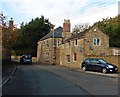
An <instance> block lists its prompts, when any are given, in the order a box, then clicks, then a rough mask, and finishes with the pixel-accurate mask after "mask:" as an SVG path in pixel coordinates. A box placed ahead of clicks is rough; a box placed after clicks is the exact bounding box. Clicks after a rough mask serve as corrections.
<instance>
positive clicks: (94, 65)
mask: <svg viewBox="0 0 120 97" xmlns="http://www.w3.org/2000/svg"><path fill="white" fill-rule="evenodd" d="M91 68H92V70H94V71H100V68H101V66H100V62H99V60H97V59H93V60H91Z"/></svg>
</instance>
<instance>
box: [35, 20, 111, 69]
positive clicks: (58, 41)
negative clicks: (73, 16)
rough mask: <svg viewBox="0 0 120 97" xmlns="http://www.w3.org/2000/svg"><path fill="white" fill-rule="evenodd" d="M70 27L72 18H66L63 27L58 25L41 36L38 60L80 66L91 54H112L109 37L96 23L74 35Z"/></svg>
mask: <svg viewBox="0 0 120 97" xmlns="http://www.w3.org/2000/svg"><path fill="white" fill-rule="evenodd" d="M70 29H71V23H70V20H64V23H63V28H62V27H58V28H56V29H55V30H54V31H52V32H50V33H48V34H47V35H46V36H44V37H43V38H41V39H40V40H39V41H38V49H37V50H38V51H37V60H38V61H40V62H42V63H45V64H56V65H61V66H67V67H71V68H80V67H81V63H82V60H84V59H85V58H87V57H89V56H90V57H93V56H100V57H101V56H104V57H105V56H109V55H112V51H111V50H110V47H109V37H108V36H107V35H106V34H104V33H103V32H102V31H101V30H100V29H99V28H98V27H97V26H96V25H93V26H92V27H90V28H89V29H87V30H85V31H84V32H80V33H78V34H76V35H72V34H71V31H70ZM107 58H108V57H107ZM109 59H110V58H109Z"/></svg>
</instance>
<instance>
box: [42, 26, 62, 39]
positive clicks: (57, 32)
mask: <svg viewBox="0 0 120 97" xmlns="http://www.w3.org/2000/svg"><path fill="white" fill-rule="evenodd" d="M62 32H63V28H62V27H61V26H60V27H58V28H56V29H55V30H54V38H62ZM48 38H53V32H50V33H48V34H47V35H45V36H44V37H43V38H41V39H40V41H42V40H45V39H48Z"/></svg>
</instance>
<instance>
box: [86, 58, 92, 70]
mask: <svg viewBox="0 0 120 97" xmlns="http://www.w3.org/2000/svg"><path fill="white" fill-rule="evenodd" d="M87 64H88V65H87V66H88V69H89V70H93V63H92V61H91V59H89V60H88V62H87Z"/></svg>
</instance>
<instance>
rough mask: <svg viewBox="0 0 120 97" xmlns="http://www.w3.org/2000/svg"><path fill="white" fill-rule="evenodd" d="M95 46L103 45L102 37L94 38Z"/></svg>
mask: <svg viewBox="0 0 120 97" xmlns="http://www.w3.org/2000/svg"><path fill="white" fill-rule="evenodd" d="M98 40H99V42H98ZM93 46H101V39H100V38H93Z"/></svg>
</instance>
